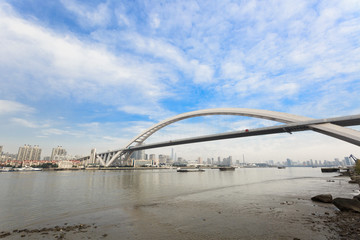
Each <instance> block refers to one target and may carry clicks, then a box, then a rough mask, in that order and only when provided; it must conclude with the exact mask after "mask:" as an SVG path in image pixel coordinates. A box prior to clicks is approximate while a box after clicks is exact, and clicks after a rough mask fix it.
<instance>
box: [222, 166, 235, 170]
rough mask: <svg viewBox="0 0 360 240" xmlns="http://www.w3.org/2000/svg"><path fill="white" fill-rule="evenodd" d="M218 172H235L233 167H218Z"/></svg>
mask: <svg viewBox="0 0 360 240" xmlns="http://www.w3.org/2000/svg"><path fill="white" fill-rule="evenodd" d="M219 170H220V171H235V167H219Z"/></svg>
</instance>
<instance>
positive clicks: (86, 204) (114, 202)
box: [0, 168, 358, 239]
mask: <svg viewBox="0 0 360 240" xmlns="http://www.w3.org/2000/svg"><path fill="white" fill-rule="evenodd" d="M337 175H338V174H337V173H321V171H320V168H286V169H277V168H238V169H236V170H235V171H225V172H222V171H219V170H217V169H209V170H206V171H205V172H188V173H177V172H176V170H174V169H162V170H123V171H56V172H50V171H49V172H48V171H45V172H13V173H10V172H9V173H1V174H0V183H1V195H0V231H12V230H14V229H22V228H27V229H34V228H41V227H46V226H55V225H64V224H65V225H71V224H89V225H91V226H93V227H92V228H89V229H88V230H87V231H84V232H82V233H81V234H75V233H73V234H72V235H70V233H68V234H67V235H65V238H67V239H85V238H92V239H98V238H105V237H106V238H107V239H294V238H299V239H331V236H332V235H333V234H334V233H333V232H331V231H330V230H329V229H327V228H326V223H324V222H322V221H321V216H322V215H324V214H327V215H331V214H334V212H336V211H337V210H336V208H335V207H334V206H333V205H332V204H330V205H329V204H318V203H314V202H312V201H311V200H310V198H311V197H312V196H314V195H317V194H321V193H331V194H332V195H333V196H334V197H352V196H353V195H355V194H358V192H357V189H358V186H357V185H351V184H348V180H349V179H348V178H344V177H336V176H337ZM104 234H105V235H104ZM54 236H55V235H54ZM19 237H20V235H11V236H9V238H13V239H16V238H19ZM27 237H28V238H29V239H31V237H33V239H37V238H39V235H33V236H31V235H29V236H27ZM42 237H43V238H44V236H42ZM48 237H49V236H47V238H48Z"/></svg>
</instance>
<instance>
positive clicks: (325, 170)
mask: <svg viewBox="0 0 360 240" xmlns="http://www.w3.org/2000/svg"><path fill="white" fill-rule="evenodd" d="M338 171H339V168H338V167H328V168H321V172H338Z"/></svg>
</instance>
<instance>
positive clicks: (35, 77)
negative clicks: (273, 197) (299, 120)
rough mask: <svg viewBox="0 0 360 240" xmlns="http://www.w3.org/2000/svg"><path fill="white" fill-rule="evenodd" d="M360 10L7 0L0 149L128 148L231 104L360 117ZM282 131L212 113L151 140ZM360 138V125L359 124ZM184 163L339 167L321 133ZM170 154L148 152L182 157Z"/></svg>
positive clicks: (340, 5)
mask: <svg viewBox="0 0 360 240" xmlns="http://www.w3.org/2000/svg"><path fill="white" fill-rule="evenodd" d="M359 96H360V1H358V0H353V1H351V0H349V1H346V0H344V1H335V0H334V1H330V0H324V1H315V0H314V1H311V0H309V1H303V0H299V1H295V0H290V1H289V0H284V1H280V0H279V1H251V0H249V1H227V0H221V1H201V0H198V1H183V0H182V1H147V0H144V1H133V0H131V1H116V0H107V1H106V0H102V1H101V0H91V1H89V0H87V1H79V0H52V1H39V0H2V1H0V145H3V146H4V149H3V151H4V152H12V153H17V150H18V147H19V146H21V145H24V144H31V145H40V147H41V148H42V149H43V154H42V156H46V155H49V154H50V152H51V149H52V148H53V147H56V146H58V145H61V146H63V147H65V148H66V149H67V151H68V152H69V153H70V154H73V155H75V154H88V153H89V152H90V149H91V148H93V147H95V148H97V150H98V151H100V152H101V151H106V150H109V149H116V148H121V147H122V146H124V145H125V144H126V143H127V142H128V141H129V140H130V139H132V138H133V137H134V136H136V135H138V134H139V133H141V132H142V131H144V130H145V129H147V128H148V127H150V126H152V125H153V124H155V123H157V122H159V121H162V120H164V119H166V118H169V117H172V116H174V115H177V114H180V113H184V112H188V111H194V110H200V109H206V108H220V107H234V108H254V109H266V110H273V111H280V112H287V113H292V114H296V115H303V116H307V117H311V118H327V117H336V116H343V115H352V114H359V113H360V98H359ZM275 124H277V123H275V122H271V121H265V120H258V119H254V118H246V117H230V116H212V117H199V118H193V119H189V120H185V121H180V122H178V123H176V124H173V125H170V126H168V127H166V128H164V129H162V130H161V131H159V132H158V133H156V134H154V135H153V136H152V137H150V138H149V139H148V140H147V142H148V143H150V142H157V141H164V140H171V139H177V138H182V137H191V136H198V135H204V134H213V133H220V132H225V131H233V130H241V129H244V128H257V127H263V126H272V125H275ZM354 128H355V129H357V130H360V128H359V127H354ZM174 151H175V152H176V153H177V156H183V157H185V158H187V159H195V158H197V157H199V156H201V157H203V158H206V157H217V156H221V157H226V156H229V155H232V156H233V157H234V158H235V159H242V156H243V155H244V156H245V158H246V160H247V161H254V162H256V161H257V162H259V161H265V160H270V159H273V160H275V161H284V160H285V159H286V158H287V157H289V158H291V159H293V160H302V161H304V160H309V159H319V160H324V159H328V160H332V159H333V158H335V157H338V158H343V157H344V156H348V155H350V154H351V153H352V154H354V155H355V156H356V155H358V156H360V148H359V147H357V146H355V145H352V144H350V143H346V142H342V141H340V140H337V139H333V138H330V137H328V136H323V135H321V134H319V133H315V132H299V133H294V134H292V135H289V134H279V135H272V136H258V137H251V138H243V139H231V140H222V141H216V142H209V143H197V144H193V145H184V146H177V147H174ZM170 152H171V149H170V148H162V149H154V150H151V151H150V150H149V151H148V153H164V154H170Z"/></svg>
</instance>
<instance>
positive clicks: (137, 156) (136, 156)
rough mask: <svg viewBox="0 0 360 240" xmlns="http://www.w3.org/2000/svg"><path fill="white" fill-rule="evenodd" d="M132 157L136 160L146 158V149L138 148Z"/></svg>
mask: <svg viewBox="0 0 360 240" xmlns="http://www.w3.org/2000/svg"><path fill="white" fill-rule="evenodd" d="M130 158H132V159H135V160H145V150H138V151H135V152H134V153H133V154H131V156H130Z"/></svg>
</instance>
